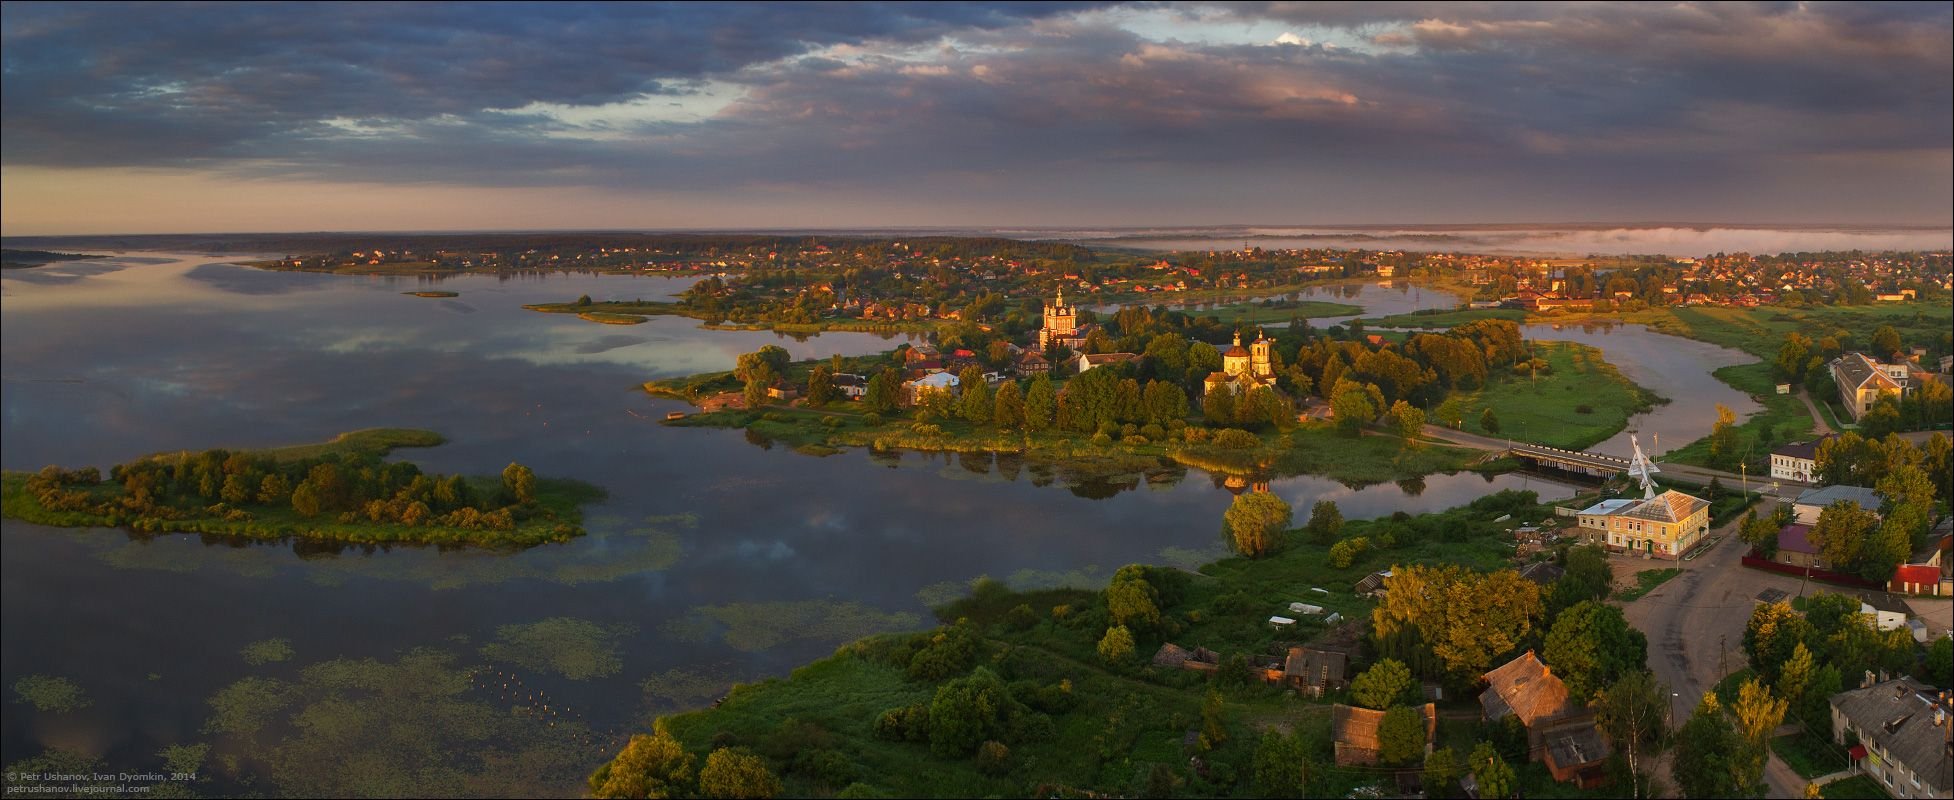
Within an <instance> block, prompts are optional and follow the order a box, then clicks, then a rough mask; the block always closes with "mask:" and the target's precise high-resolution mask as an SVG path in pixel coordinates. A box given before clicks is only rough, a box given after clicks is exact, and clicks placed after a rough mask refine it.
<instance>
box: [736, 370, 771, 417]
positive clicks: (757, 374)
mask: <svg viewBox="0 0 1954 800" xmlns="http://www.w3.org/2000/svg"><path fill="white" fill-rule="evenodd" d="M774 378H775V376H774V372H773V370H772V369H770V368H768V367H767V366H766V365H764V364H762V365H760V367H759V368H758V369H755V370H754V371H752V372H750V373H747V378H746V387H745V389H744V390H743V391H742V397H743V398H744V399H745V400H746V407H747V408H760V407H762V406H765V405H766V404H767V390H768V389H770V388H772V387H773V382H774Z"/></svg>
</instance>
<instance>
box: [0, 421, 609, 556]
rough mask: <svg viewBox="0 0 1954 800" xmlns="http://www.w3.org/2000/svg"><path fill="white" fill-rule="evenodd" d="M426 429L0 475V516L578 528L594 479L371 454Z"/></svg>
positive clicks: (272, 532)
mask: <svg viewBox="0 0 1954 800" xmlns="http://www.w3.org/2000/svg"><path fill="white" fill-rule="evenodd" d="M442 442H443V439H442V438H441V436H440V435H439V434H436V433H433V432H432V431H422V430H413V429H401V428H382V429H371V430H365V431H354V432H351V433H345V434H340V435H339V436H337V437H335V438H333V439H332V440H330V441H327V442H321V443H315V444H306V445H293V446H287V447H276V448H264V449H257V450H238V451H225V450H207V451H201V452H198V451H179V452H173V453H159V454H155V455H150V456H144V457H142V458H138V459H136V460H133V461H130V462H128V463H125V464H121V465H118V466H116V467H115V468H114V469H113V470H111V471H110V475H111V476H112V478H111V479H110V480H107V481H104V480H102V478H101V476H100V474H99V473H98V472H97V471H96V470H95V469H94V468H92V467H91V468H87V469H82V470H75V471H67V470H62V469H60V468H58V467H52V466H50V467H47V468H46V469H43V470H41V471H39V472H35V473H27V472H15V471H8V472H6V473H4V474H3V475H0V516H5V517H7V518H10V519H18V520H22V521H25V522H31V523H35V524H39V525H48V526H52V527H63V528H123V529H127V530H130V531H134V532H139V533H197V534H206V535H215V536H230V537H238V538H243V539H256V540H283V539H290V538H299V539H309V540H316V541H325V542H340V543H348V544H423V545H427V544H431V545H442V546H456V545H463V546H474V547H490V548H523V547H531V546H534V545H538V544H544V543H549V542H563V541H568V540H570V539H572V538H575V537H577V536H581V535H583V532H584V530H583V527H582V521H583V512H582V507H583V506H584V505H585V504H587V503H590V502H594V501H596V500H599V499H601V498H603V497H604V491H603V490H602V489H600V488H598V487H596V486H593V485H590V484H587V483H583V482H581V481H574V480H560V479H549V478H537V477H535V476H534V475H533V474H531V473H529V471H528V470H527V469H526V468H523V467H519V466H518V465H515V464H511V465H510V467H509V469H508V470H505V472H504V474H503V476H501V477H486V476H442V475H433V474H423V473H421V472H420V470H419V469H418V468H416V467H414V466H413V465H412V464H405V463H385V462H381V461H380V459H381V458H382V457H384V456H385V455H387V454H388V453H390V452H392V451H393V450H394V449H396V448H401V447H431V446H434V445H438V444H441V443H442Z"/></svg>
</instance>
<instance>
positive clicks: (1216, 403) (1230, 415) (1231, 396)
mask: <svg viewBox="0 0 1954 800" xmlns="http://www.w3.org/2000/svg"><path fill="white" fill-rule="evenodd" d="M1237 399H1238V398H1236V397H1235V390H1234V389H1231V388H1229V387H1228V386H1227V385H1226V384H1224V385H1221V386H1216V387H1214V388H1211V389H1209V390H1207V392H1206V393H1204V394H1202V395H1201V417H1202V418H1203V419H1206V420H1207V421H1208V424H1210V425H1230V424H1233V423H1234V422H1235V401H1236V400H1237Z"/></svg>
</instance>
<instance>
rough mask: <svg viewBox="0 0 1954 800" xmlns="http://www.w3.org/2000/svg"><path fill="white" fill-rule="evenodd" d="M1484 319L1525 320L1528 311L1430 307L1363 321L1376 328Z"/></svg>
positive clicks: (1444, 325)
mask: <svg viewBox="0 0 1954 800" xmlns="http://www.w3.org/2000/svg"><path fill="white" fill-rule="evenodd" d="M1482 319H1504V320H1511V321H1513V322H1525V321H1526V320H1527V312H1526V311H1524V310H1521V309H1517V308H1471V309H1463V308H1461V309H1428V310H1425V311H1413V312H1411V313H1409V314H1393V315H1391V316H1388V317H1378V318H1376V319H1366V320H1363V323H1364V324H1365V325H1366V326H1369V327H1374V328H1454V327H1457V326H1460V325H1464V324H1466V323H1468V322H1478V321H1479V320H1482Z"/></svg>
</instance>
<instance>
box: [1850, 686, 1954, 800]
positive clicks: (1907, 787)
mask: <svg viewBox="0 0 1954 800" xmlns="http://www.w3.org/2000/svg"><path fill="white" fill-rule="evenodd" d="M1950 716H1954V701H1950V700H1949V698H1948V694H1947V693H1946V692H1941V691H1937V690H1935V689H1934V688H1933V687H1931V686H1928V685H1927V684H1924V683H1921V682H1919V681H1916V680H1914V679H1912V678H1899V679H1896V680H1890V681H1886V682H1883V683H1876V684H1873V685H1871V686H1868V687H1866V688H1864V689H1854V690H1852V691H1849V692H1840V693H1838V694H1835V695H1832V730H1833V738H1834V739H1835V740H1837V741H1838V743H1839V744H1841V745H1843V744H1845V743H1846V741H1847V737H1848V735H1850V736H1851V737H1854V738H1857V739H1858V740H1859V743H1858V744H1856V745H1853V746H1852V747H1851V748H1850V749H1849V750H1848V754H1849V755H1850V756H1851V758H1852V763H1853V765H1854V766H1855V767H1856V768H1857V769H1858V770H1859V771H1861V772H1863V773H1865V774H1866V775H1867V776H1869V777H1871V778H1872V779H1873V780H1876V781H1879V783H1880V785H1881V787H1882V788H1884V789H1885V790H1886V793H1887V794H1889V795H1892V796H1893V797H1895V798H1901V800H1906V799H1908V798H1915V797H1947V796H1948V795H1949V793H1950V792H1954V743H1950V742H1954V740H1950V739H1949V738H1948V731H1949V727H1948V726H1949V717H1950Z"/></svg>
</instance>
